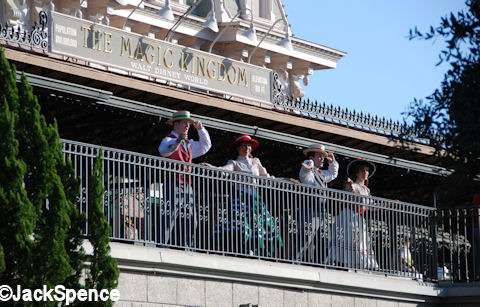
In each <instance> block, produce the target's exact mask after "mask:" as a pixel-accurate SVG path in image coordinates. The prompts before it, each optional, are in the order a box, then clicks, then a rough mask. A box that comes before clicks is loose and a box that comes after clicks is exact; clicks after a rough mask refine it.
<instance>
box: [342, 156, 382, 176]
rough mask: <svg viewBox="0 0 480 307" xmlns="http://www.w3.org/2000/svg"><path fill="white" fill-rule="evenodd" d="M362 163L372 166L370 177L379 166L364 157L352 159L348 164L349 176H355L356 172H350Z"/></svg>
mask: <svg viewBox="0 0 480 307" xmlns="http://www.w3.org/2000/svg"><path fill="white" fill-rule="evenodd" d="M362 165H365V166H368V167H369V168H370V170H369V176H368V178H371V177H372V176H373V174H374V173H375V170H376V169H377V168H376V167H375V164H373V163H372V162H368V161H365V160H363V158H358V159H356V160H353V161H350V163H348V165H347V176H348V177H350V175H353V176H355V174H350V172H351V171H353V172H355V170H356V169H357V168H358V167H360V166H362Z"/></svg>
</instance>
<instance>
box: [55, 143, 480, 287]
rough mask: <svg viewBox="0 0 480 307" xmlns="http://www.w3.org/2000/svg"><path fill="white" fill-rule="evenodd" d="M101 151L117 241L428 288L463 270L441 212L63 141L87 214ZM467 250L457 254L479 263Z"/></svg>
mask: <svg viewBox="0 0 480 307" xmlns="http://www.w3.org/2000/svg"><path fill="white" fill-rule="evenodd" d="M100 149H102V155H103V170H104V179H103V183H104V188H105V193H104V203H103V206H104V213H105V216H106V218H107V220H108V222H109V223H110V225H111V227H112V236H111V239H112V240H116V241H123V242H139V243H142V244H151V245H156V246H161V247H171V248H182V249H188V250H192V251H202V252H208V253H218V254H223V255H231V256H242V257H252V258H257V259H268V260H274V261H282V262H290V263H299V264H305V265H314V266H321V267H330V268H338V269H344V270H360V271H369V272H377V273H382V274H389V275H397V276H407V277H410V278H418V279H425V280H437V278H439V277H438V276H439V275H437V274H438V270H439V268H438V265H437V263H441V264H442V267H443V263H444V262H442V261H444V260H445V261H449V263H450V264H451V265H452V266H454V267H455V268H457V266H456V265H457V264H454V260H455V261H457V260H458V259H457V258H455V257H450V258H446V257H443V258H442V257H440V256H441V253H439V252H438V249H437V244H438V243H442V242H445V240H443V241H442V240H437V237H438V233H440V238H443V237H446V234H447V233H448V232H447V229H446V228H441V227H439V226H438V225H440V224H438V222H440V220H439V219H440V218H441V216H436V215H435V211H434V209H433V208H429V207H423V206H418V205H414V204H410V203H404V202H398V201H392V200H389V199H383V198H378V197H367V196H360V195H358V194H353V193H349V192H344V191H340V190H334V189H319V188H315V187H313V186H309V185H304V184H295V183H291V182H288V181H284V180H280V179H275V178H262V177H257V176H250V175H245V174H241V173H237V172H230V171H225V170H221V169H218V168H209V167H204V166H200V165H195V164H188V163H182V162H179V161H175V160H169V159H164V158H160V157H155V156H149V155H144V154H138V153H133V152H128V151H122V150H117V149H111V148H100V147H98V146H94V145H88V144H84V143H78V142H73V141H67V140H63V151H64V155H65V157H68V158H70V159H71V161H72V163H73V165H74V167H75V171H76V174H77V176H79V177H80V178H81V194H80V197H79V207H80V210H82V211H88V205H87V204H88V194H87V193H86V191H88V185H89V181H88V175H89V174H90V171H91V169H92V166H93V163H94V161H95V159H96V156H97V154H98V152H99V151H100ZM87 213H88V212H87ZM437 219H438V220H437ZM84 231H85V233H86V232H88V222H87V224H86V225H85V229H84ZM448 231H450V232H454V231H460V228H458V227H457V228H449V230H448ZM442 236H443V237H442ZM457 238H458V237H457ZM467 240H468V242H470V241H469V240H470V237H468V236H466V237H465V243H464V244H463V243H462V244H459V243H458V242H454V241H453V240H450V243H449V244H451V245H450V247H453V246H455V248H458V249H461V250H462V251H461V252H459V253H468V256H466V257H471V253H472V249H471V248H470V247H469V248H465V247H466V246H467V245H466V244H470V243H468V242H467ZM437 241H438V242H437ZM440 246H443V245H439V247H440ZM443 250H444V249H443V247H442V249H440V251H443ZM450 250H452V249H450ZM462 255H463V254H462ZM475 257H476V258H478V255H476V256H474V258H475ZM439 258H441V260H442V261H440V262H438V261H439ZM462 259H463V258H462ZM466 260H468V261H470V262H469V263H470V264H469V265H471V262H472V261H473V260H469V259H466ZM461 261H463V260H461ZM462 263H463V262H462ZM453 270H454V269H453V267H452V270H451V271H453ZM462 272H463V271H462ZM469 274H470V273H469ZM442 276H443V275H442ZM455 276H457V275H455ZM469 276H470V275H469ZM473 278H474V277H470V280H472V279H473Z"/></svg>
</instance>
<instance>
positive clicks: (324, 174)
mask: <svg viewBox="0 0 480 307" xmlns="http://www.w3.org/2000/svg"><path fill="white" fill-rule="evenodd" d="M303 154H304V155H305V156H306V157H307V160H305V161H303V163H302V168H301V169H300V182H301V183H307V184H311V185H314V186H317V187H320V188H326V187H327V183H329V182H330V181H332V180H334V179H335V178H337V175H338V168H339V165H338V162H337V161H336V160H335V157H334V156H333V153H331V152H329V153H327V152H326V151H325V146H323V145H319V144H312V145H310V146H308V148H306V149H304V150H303ZM325 158H326V159H327V161H328V170H322V167H323V163H324V161H325Z"/></svg>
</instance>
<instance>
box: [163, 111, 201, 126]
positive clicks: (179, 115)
mask: <svg viewBox="0 0 480 307" xmlns="http://www.w3.org/2000/svg"><path fill="white" fill-rule="evenodd" d="M182 119H186V120H188V121H189V122H190V123H191V124H193V123H194V122H195V121H194V120H193V119H192V118H191V117H190V112H189V111H177V112H175V113H173V114H172V118H170V119H169V120H168V122H167V124H169V125H170V126H173V122H174V121H176V120H182Z"/></svg>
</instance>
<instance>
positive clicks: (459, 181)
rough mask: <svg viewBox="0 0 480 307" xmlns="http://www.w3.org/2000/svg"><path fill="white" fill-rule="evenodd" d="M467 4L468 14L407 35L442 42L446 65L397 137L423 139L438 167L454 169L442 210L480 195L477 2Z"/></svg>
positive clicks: (479, 29) (471, 0) (470, 0)
mask: <svg viewBox="0 0 480 307" xmlns="http://www.w3.org/2000/svg"><path fill="white" fill-rule="evenodd" d="M466 5H467V6H468V11H466V12H464V11H460V12H457V13H455V14H454V13H451V14H450V16H447V17H444V18H442V19H441V23H440V25H439V26H438V27H435V28H434V27H433V26H432V27H430V30H429V31H428V32H425V33H422V32H420V31H419V30H418V29H417V28H415V30H413V31H412V30H411V31H410V38H411V39H414V38H418V39H425V40H431V39H436V38H439V37H440V38H442V39H444V40H445V42H446V48H445V50H443V51H442V52H441V54H440V63H442V62H448V63H449V64H450V65H451V67H450V70H449V71H448V72H447V73H446V74H445V78H444V81H443V82H442V83H441V86H440V88H439V89H437V90H435V91H434V93H433V94H432V95H430V96H428V97H427V98H426V102H424V101H423V100H414V101H413V102H412V104H411V105H410V108H409V111H408V112H407V114H406V116H407V117H406V119H407V120H411V121H412V122H413V125H412V126H410V127H409V128H408V129H405V131H404V132H403V133H402V139H403V140H404V141H410V140H415V139H416V138H422V139H428V140H429V141H430V145H431V146H433V148H434V149H435V156H436V157H437V158H438V159H437V161H438V163H439V164H440V165H441V166H444V167H446V168H448V169H452V170H453V173H452V174H451V175H449V176H448V178H447V180H446V181H445V187H443V188H442V189H441V190H442V191H443V192H444V193H442V195H441V196H442V197H440V203H439V204H440V205H441V206H443V207H452V206H454V205H458V204H461V203H468V202H471V200H472V195H473V194H474V193H478V191H480V189H479V188H480V186H479V182H478V180H475V179H476V178H477V179H478V175H479V174H480V160H479V157H480V137H479V135H478V131H480V120H479V118H480V19H479V18H480V0H468V1H466Z"/></svg>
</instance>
